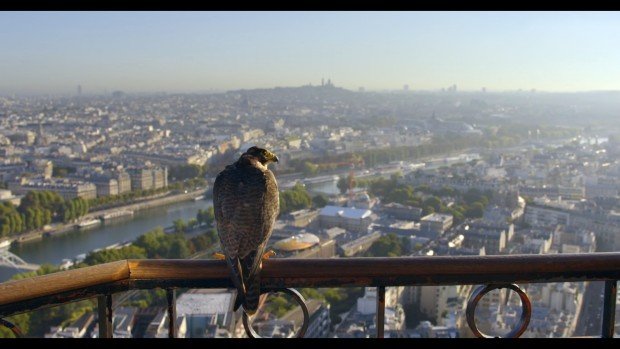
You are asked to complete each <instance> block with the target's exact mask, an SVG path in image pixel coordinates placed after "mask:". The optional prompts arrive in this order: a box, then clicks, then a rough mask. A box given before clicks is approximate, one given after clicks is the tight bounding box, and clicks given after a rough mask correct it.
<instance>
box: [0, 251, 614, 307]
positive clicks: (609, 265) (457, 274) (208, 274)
mask: <svg viewBox="0 0 620 349" xmlns="http://www.w3.org/2000/svg"><path fill="white" fill-rule="evenodd" d="M618 279H620V253H619V252H610V253H586V254H555V255H508V256H505V255H496V256H432V257H429V256H419V257H398V258H328V259H288V258H287V259H278V258H272V259H269V260H267V261H265V262H264V265H263V270H262V273H261V288H272V289H280V288H290V287H349V286H370V287H377V286H402V285H466V284H489V283H493V284H511V283H534V282H565V281H595V280H618ZM232 286H233V285H232V283H231V280H230V274H229V271H228V268H227V266H226V263H225V262H224V261H218V260H125V261H118V262H112V263H106V264H102V265H98V266H93V267H87V268H82V269H76V270H69V271H63V272H58V273H54V274H49V275H44V276H37V277H33V278H28V279H22V280H14V281H9V282H5V283H0V316H10V315H13V314H16V313H20V312H24V311H28V310H33V309H38V308H41V307H45V306H49V305H52V304H62V303H66V302H68V301H73V300H80V299H84V298H89V297H94V296H96V295H97V294H102V293H107V292H111V293H115V292H117V291H123V290H125V291H126V290H132V289H149V288H164V289H165V288H181V287H184V288H219V287H232Z"/></svg>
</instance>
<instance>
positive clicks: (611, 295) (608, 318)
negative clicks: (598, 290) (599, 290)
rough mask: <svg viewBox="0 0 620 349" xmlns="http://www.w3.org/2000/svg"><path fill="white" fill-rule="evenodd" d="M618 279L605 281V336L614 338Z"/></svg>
mask: <svg viewBox="0 0 620 349" xmlns="http://www.w3.org/2000/svg"><path fill="white" fill-rule="evenodd" d="M616 292H617V286H616V280H607V281H605V296H604V305H603V328H602V331H603V333H602V337H603V338H613V336H614V329H615V327H616Z"/></svg>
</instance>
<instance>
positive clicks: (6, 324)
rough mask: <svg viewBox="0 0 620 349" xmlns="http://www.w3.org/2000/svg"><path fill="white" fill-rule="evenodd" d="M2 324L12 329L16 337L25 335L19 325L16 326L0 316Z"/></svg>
mask: <svg viewBox="0 0 620 349" xmlns="http://www.w3.org/2000/svg"><path fill="white" fill-rule="evenodd" d="M0 325H2V326H4V327H6V328H8V329H9V330H11V331H12V332H13V334H14V335H15V337H17V338H21V337H23V334H22V331H21V330H20V329H19V327H17V326H15V325H14V324H13V323H11V322H9V321H6V320H4V319H2V318H0Z"/></svg>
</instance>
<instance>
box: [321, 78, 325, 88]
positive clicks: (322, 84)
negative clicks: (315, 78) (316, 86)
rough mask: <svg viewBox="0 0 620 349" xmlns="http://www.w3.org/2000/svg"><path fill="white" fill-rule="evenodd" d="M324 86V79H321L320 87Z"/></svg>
mask: <svg viewBox="0 0 620 349" xmlns="http://www.w3.org/2000/svg"><path fill="white" fill-rule="evenodd" d="M323 86H325V78H321V87H323Z"/></svg>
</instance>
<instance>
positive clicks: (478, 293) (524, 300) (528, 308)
mask: <svg viewBox="0 0 620 349" xmlns="http://www.w3.org/2000/svg"><path fill="white" fill-rule="evenodd" d="M502 288H508V289H511V290H513V291H515V292H516V293H517V294H518V295H519V298H520V299H521V308H522V311H521V318H520V319H519V322H518V323H517V326H516V327H515V328H514V329H513V330H512V331H510V332H509V333H508V334H507V335H506V337H508V338H517V337H519V336H521V335H522V334H523V332H525V330H526V329H527V325H529V323H530V318H531V317H532V303H531V302H530V299H529V298H528V297H527V294H526V293H525V292H524V291H523V290H522V289H521V288H520V287H519V286H517V285H516V284H490V285H486V286H485V285H483V286H480V287H478V288H477V289H476V290H475V291H474V292H473V293H472V294H471V296H469V300H468V301H467V310H466V312H465V313H466V315H467V324H468V325H469V328H470V329H471V330H472V332H473V333H474V335H476V337H478V338H495V337H494V336H489V335H487V334H484V333H482V332H480V330H478V326H476V319H475V312H476V306H477V305H478V302H479V301H480V300H481V299H482V297H484V295H485V294H487V293H489V292H491V291H493V290H496V289H502Z"/></svg>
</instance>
